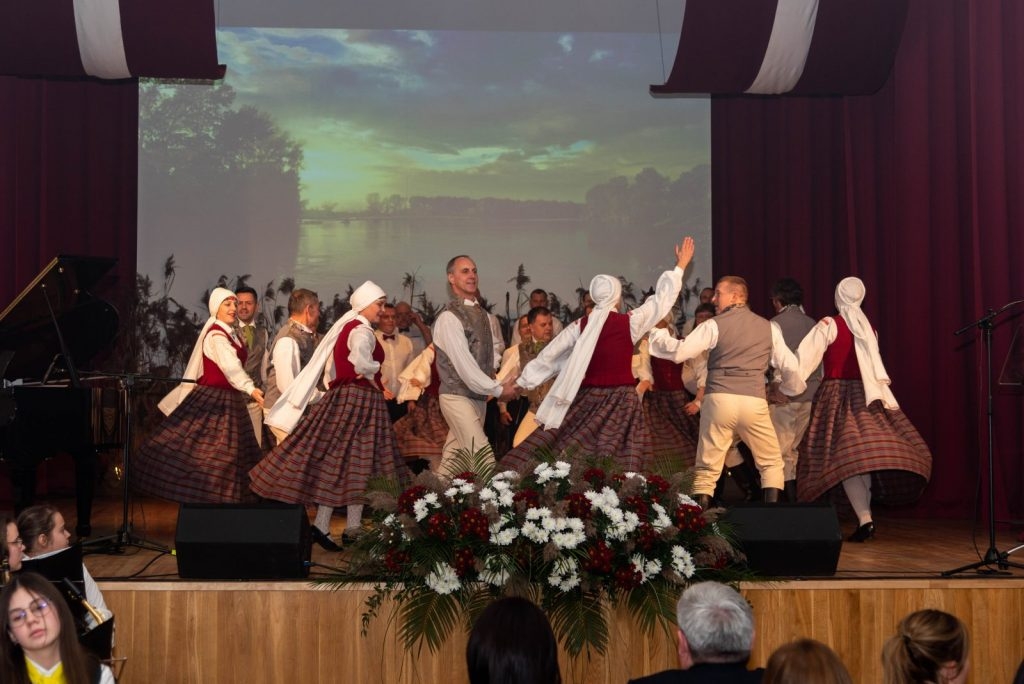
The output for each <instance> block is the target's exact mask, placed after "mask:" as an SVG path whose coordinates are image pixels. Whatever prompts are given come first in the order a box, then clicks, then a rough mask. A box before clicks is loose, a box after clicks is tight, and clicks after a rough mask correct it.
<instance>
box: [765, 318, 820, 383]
mask: <svg viewBox="0 0 1024 684" xmlns="http://www.w3.org/2000/svg"><path fill="white" fill-rule="evenodd" d="M772 321H774V322H775V323H778V324H779V327H780V328H782V337H783V338H784V339H785V340H786V346H787V347H789V348H790V350H791V351H793V352H794V353H795V352H796V350H797V347H799V346H800V343H801V342H803V339H804V336H806V335H807V333H809V332H810V331H811V329H812V328H814V325H815V321H814V319H813V318H811V317H810V316H808V315H807V314H805V313H804V312H803V311H801V310H800V307H799V306H789V307H786V308H785V309H783V310H782V311H780V312H779V315H778V316H776V317H775V318H773V319H772ZM820 384H821V364H820V363H819V364H818V367H817V368H816V369H814V372H813V373H811V377H809V378H807V389H806V390H805V391H804V392H803V393H802V394H799V395H797V396H795V397H790V398H789V400H790V401H813V400H814V393H815V392H817V391H818V385H820Z"/></svg>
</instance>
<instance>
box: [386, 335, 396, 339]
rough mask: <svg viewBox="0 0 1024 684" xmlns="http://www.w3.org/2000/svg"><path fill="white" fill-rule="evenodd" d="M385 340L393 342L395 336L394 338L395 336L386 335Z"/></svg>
mask: <svg viewBox="0 0 1024 684" xmlns="http://www.w3.org/2000/svg"><path fill="white" fill-rule="evenodd" d="M384 339H385V340H393V339H395V336H394V335H388V334H385V335H384Z"/></svg>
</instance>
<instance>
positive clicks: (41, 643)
mask: <svg viewBox="0 0 1024 684" xmlns="http://www.w3.org/2000/svg"><path fill="white" fill-rule="evenodd" d="M0 620H3V631H4V632H6V633H7V638H6V639H0V641H3V644H4V645H3V647H2V649H0V650H2V654H0V682H11V684H29V683H30V682H53V683H55V684H114V674H113V672H111V670H110V668H109V667H107V666H106V665H103V664H101V663H100V662H99V661H98V660H97V659H96V658H95V657H94V656H93V655H92V654H90V653H89V652H88V651H86V650H85V649H84V648H83V647H82V646H81V645H79V643H78V637H77V635H76V634H75V630H74V629H71V627H72V626H73V625H74V618H72V617H71V610H70V609H69V608H68V606H67V604H66V603H65V602H64V599H63V598H61V596H60V594H59V593H57V589H56V588H55V587H54V586H53V584H51V583H50V581H49V580H47V579H46V578H44V577H42V576H41V575H37V574H35V573H32V572H24V573H20V574H18V575H15V576H14V577H13V578H12V579H11V581H10V582H8V583H7V584H6V585H5V586H4V588H3V591H2V592H0ZM62 627H67V629H62Z"/></svg>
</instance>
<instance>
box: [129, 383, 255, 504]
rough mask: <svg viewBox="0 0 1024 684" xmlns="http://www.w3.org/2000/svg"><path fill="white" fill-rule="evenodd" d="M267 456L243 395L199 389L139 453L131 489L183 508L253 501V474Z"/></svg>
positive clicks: (213, 389)
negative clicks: (257, 437)
mask: <svg viewBox="0 0 1024 684" xmlns="http://www.w3.org/2000/svg"><path fill="white" fill-rule="evenodd" d="M262 455H263V453H262V452H261V451H260V447H259V445H258V444H257V443H256V435H255V434H254V433H253V429H252V421H251V420H250V418H249V412H248V410H247V409H246V405H245V397H244V396H242V393H241V392H239V391H237V390H234V389H222V388H219V387H205V386H203V385H199V386H197V387H195V388H194V389H193V390H192V391H191V392H189V394H188V396H187V397H185V400H184V401H183V402H181V405H180V406H178V408H177V409H175V410H174V412H173V413H171V415H169V416H167V417H166V418H164V420H163V422H161V423H160V426H159V427H158V428H157V431H156V433H155V434H154V435H153V436H152V437H150V438H149V440H147V441H146V443H145V444H143V445H142V447H141V448H140V449H139V452H138V454H137V455H136V456H135V460H134V461H133V462H132V463H131V474H130V477H131V484H132V488H133V489H134V490H135V491H136V492H138V493H140V494H145V495H149V496H157V497H160V498H163V499H170V500H171V501H177V502H178V503H247V502H253V501H255V500H256V497H255V496H253V495H252V492H250V491H249V477H248V472H249V469H250V468H252V467H253V466H254V465H256V463H257V462H258V461H259V460H260V457H261V456H262Z"/></svg>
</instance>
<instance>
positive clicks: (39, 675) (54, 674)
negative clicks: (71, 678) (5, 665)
mask: <svg viewBox="0 0 1024 684" xmlns="http://www.w3.org/2000/svg"><path fill="white" fill-rule="evenodd" d="M25 667H26V669H28V680H29V681H30V682H32V684H66V682H67V679H66V678H65V677H64V663H57V664H56V665H54V666H53V667H52V668H50V669H49V670H44V669H43V667H42V666H41V665H39V664H38V663H36V662H35V661H33V660H32V659H31V658H29V657H28V656H25Z"/></svg>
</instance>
